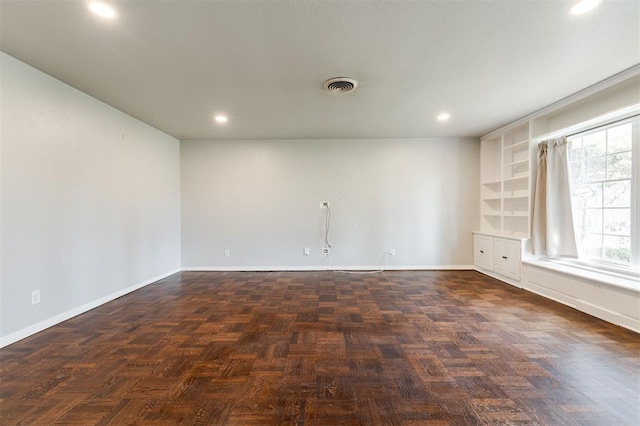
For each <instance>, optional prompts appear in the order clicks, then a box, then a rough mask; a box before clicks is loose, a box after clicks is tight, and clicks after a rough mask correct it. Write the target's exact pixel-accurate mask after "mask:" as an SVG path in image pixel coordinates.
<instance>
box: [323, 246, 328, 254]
mask: <svg viewBox="0 0 640 426" xmlns="http://www.w3.org/2000/svg"><path fill="white" fill-rule="evenodd" d="M322 254H323V255H325V256H328V255H329V247H322Z"/></svg>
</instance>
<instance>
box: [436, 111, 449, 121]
mask: <svg viewBox="0 0 640 426" xmlns="http://www.w3.org/2000/svg"><path fill="white" fill-rule="evenodd" d="M450 118H451V114H449V113H448V112H442V113H440V114H438V121H447V120H448V119H450Z"/></svg>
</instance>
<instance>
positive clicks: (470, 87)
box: [0, 0, 640, 139]
mask: <svg viewBox="0 0 640 426" xmlns="http://www.w3.org/2000/svg"><path fill="white" fill-rule="evenodd" d="M111 4H113V5H115V7H116V8H117V9H118V11H119V14H120V16H119V18H118V19H116V20H115V21H112V22H104V21H102V20H100V19H99V18H97V17H95V16H93V15H92V14H90V12H89V11H88V10H87V8H86V5H85V2H84V1H77V0H71V1H70V0H64V1H60V0H46V1H6V0H0V28H1V30H0V49H1V50H2V51H4V52H6V53H8V54H10V55H12V56H14V57H16V58H18V59H20V60H22V61H24V62H26V63H28V64H30V65H32V66H34V67H36V68H38V69H40V70H42V71H44V72H46V73H48V74H50V75H52V76H54V77H56V78H58V79H60V80H62V81H64V82H66V83H68V84H69V85H71V86H73V87H76V88H78V89H80V90H82V91H83V92H86V93H88V94H90V95H92V96H94V97H96V98H98V99H100V100H102V101H104V102H106V103H108V104H110V105H112V106H114V107H116V108H118V109H120V110H122V111H124V112H126V113H128V114H130V115H132V116H134V117H136V118H138V119H140V120H142V121H144V122H146V123H148V124H150V125H152V126H154V127H156V128H158V129H160V130H163V131H164V132H166V133H168V134H170V135H173V136H175V137H177V138H179V139H205V138H236V139H239V138H251V139H253V138H271V139H285V138H389V137H391V138H416V137H456V136H480V135H483V134H486V133H488V132H489V131H491V130H493V129H495V128H497V127H500V126H502V125H504V124H506V123H508V122H510V121H513V120H515V119H518V118H520V117H522V116H524V115H527V114H529V113H531V112H533V111H535V110H537V109H540V108H542V107H544V106H546V105H548V104H550V103H553V102H554V101H557V100H559V99H561V98H563V97H566V96H568V95H570V94H572V93H574V92H576V91H578V90H580V89H583V88H585V87H587V86H589V85H592V84H594V83H596V82H598V81H601V80H603V79H605V78H607V77H609V76H611V75H613V74H616V73H618V72H620V71H622V70H625V69H627V68H629V67H631V66H633V65H636V64H638V63H640V2H639V1H638V0H605V2H604V3H603V4H602V5H601V6H600V8H598V9H597V10H595V11H593V12H591V13H590V14H587V15H583V16H579V17H575V16H570V15H568V13H567V9H568V7H569V5H570V4H571V2H570V1H564V0H553V1H537V0H530V1H527V0H520V1H518V0H501V1H489V0H478V1H456V0H424V1H373V0H371V1H326V0H325V1H320V0H306V1H304V0H271V1H268V0H257V1H247V0H244V1H243V0H236V1H188V0H181V1H177V0H174V1H151V0H128V1H126V0H123V1H111ZM337 76H347V77H353V78H356V79H357V80H358V81H359V83H360V85H359V87H358V88H357V90H356V91H355V92H353V93H350V94H344V95H336V94H330V93H327V92H323V90H322V83H323V82H324V81H325V80H326V79H328V78H331V77H337ZM443 110H447V111H449V112H450V113H451V114H452V119H451V120H450V121H449V122H447V123H440V122H438V121H437V120H436V119H435V116H436V115H437V114H438V113H439V112H441V111H443ZM215 113H226V114H228V116H229V122H228V123H227V124H226V125H218V124H215V123H214V121H213V119H212V116H213V114H215Z"/></svg>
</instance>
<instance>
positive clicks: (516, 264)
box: [473, 233, 526, 287]
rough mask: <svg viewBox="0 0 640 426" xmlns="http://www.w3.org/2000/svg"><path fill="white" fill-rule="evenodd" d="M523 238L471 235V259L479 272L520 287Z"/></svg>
mask: <svg viewBox="0 0 640 426" xmlns="http://www.w3.org/2000/svg"><path fill="white" fill-rule="evenodd" d="M525 242H526V239H525V238H509V237H497V236H494V235H487V234H482V233H474V235H473V249H474V255H473V260H474V263H475V266H476V267H477V268H478V270H479V271H480V272H483V273H485V274H487V275H490V276H493V277H494V278H498V279H500V280H502V281H506V282H508V283H511V284H513V285H516V286H518V287H520V284H519V283H520V277H521V273H520V270H521V266H522V254H523V252H524V247H525Z"/></svg>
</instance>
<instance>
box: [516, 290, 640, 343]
mask: <svg viewBox="0 0 640 426" xmlns="http://www.w3.org/2000/svg"><path fill="white" fill-rule="evenodd" d="M524 289H525V290H527V291H530V292H531V293H535V294H537V295H538V296H542V297H544V298H547V299H550V300H553V301H554V302H558V303H561V304H563V305H565V306H568V307H570V308H573V309H576V310H578V311H580V312H584V313H585V314H589V315H591V316H593V317H596V318H599V319H601V320H604V321H607V322H610V323H611V324H615V325H619V326H620V327H624V328H626V329H628V330H631V331H634V332H636V333H640V320H638V319H636V318H631V317H628V316H626V315H622V314H620V313H619V312H614V311H612V310H610V309H607V308H605V307H603V306H596V305H594V304H592V303H588V302H585V301H583V300H579V299H577V298H573V297H570V296H567V295H564V294H562V293H559V292H556V291H554V290H552V289H550V288H547V287H543V286H540V285H537V284H535V283H532V282H528V283H527V286H526V287H525V288H524Z"/></svg>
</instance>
